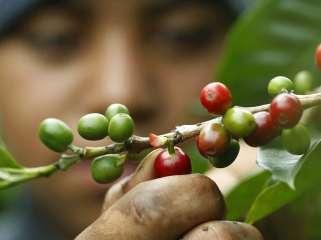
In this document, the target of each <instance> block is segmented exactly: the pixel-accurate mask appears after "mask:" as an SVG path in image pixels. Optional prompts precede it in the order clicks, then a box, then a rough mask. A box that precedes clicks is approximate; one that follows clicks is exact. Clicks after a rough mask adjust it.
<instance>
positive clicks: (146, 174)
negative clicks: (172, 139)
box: [125, 148, 163, 192]
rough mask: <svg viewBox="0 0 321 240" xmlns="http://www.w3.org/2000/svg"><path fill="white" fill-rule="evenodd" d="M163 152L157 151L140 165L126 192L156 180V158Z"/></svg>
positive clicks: (127, 185) (150, 154) (126, 187)
mask: <svg viewBox="0 0 321 240" xmlns="http://www.w3.org/2000/svg"><path fill="white" fill-rule="evenodd" d="M161 151H163V149H160V148H159V149H156V150H154V151H152V152H151V153H149V154H148V155H147V156H146V157H145V158H144V159H143V160H142V161H141V163H140V164H139V166H138V167H137V169H136V171H135V173H134V174H133V176H132V177H131V178H130V180H129V181H128V183H127V184H126V186H125V192H128V191H129V190H130V189H132V188H133V187H135V186H136V185H137V184H139V183H141V182H144V181H148V180H152V179H154V178H155V174H154V162H155V159H156V157H157V156H158V155H159V154H160V153H161Z"/></svg>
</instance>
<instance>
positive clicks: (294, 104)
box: [269, 93, 303, 128]
mask: <svg viewBox="0 0 321 240" xmlns="http://www.w3.org/2000/svg"><path fill="white" fill-rule="evenodd" d="M269 111H270V113H271V117H272V119H273V121H275V122H276V124H278V125H279V126H280V127H282V128H292V127H294V126H295V125H296V124H297V123H298V122H299V120H300V118H301V116H302V112H303V110H302V106H301V103H300V101H299V99H298V98H297V97H296V96H295V95H293V94H290V93H281V94H279V95H278V96H276V97H275V98H274V99H273V100H272V102H271V105H270V110H269Z"/></svg>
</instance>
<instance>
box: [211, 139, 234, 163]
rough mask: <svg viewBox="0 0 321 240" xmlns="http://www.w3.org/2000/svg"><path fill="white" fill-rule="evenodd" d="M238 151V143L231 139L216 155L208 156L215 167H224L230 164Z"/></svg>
mask: <svg viewBox="0 0 321 240" xmlns="http://www.w3.org/2000/svg"><path fill="white" fill-rule="evenodd" d="M239 152H240V144H239V142H238V141H236V140H235V139H232V140H231V142H230V144H229V147H228V149H227V150H226V151H225V152H224V153H223V154H221V155H219V156H217V157H210V158H209V161H210V162H211V163H212V165H213V166H214V167H216V168H225V167H227V166H229V165H231V164H232V163H233V162H234V160H235V159H236V158H237V156H238V154H239Z"/></svg>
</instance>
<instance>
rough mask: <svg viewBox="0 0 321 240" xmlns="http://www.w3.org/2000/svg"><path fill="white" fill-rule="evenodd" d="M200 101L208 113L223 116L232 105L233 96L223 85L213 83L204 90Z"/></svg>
mask: <svg viewBox="0 0 321 240" xmlns="http://www.w3.org/2000/svg"><path fill="white" fill-rule="evenodd" d="M200 101H201V103H202V105H203V106H204V108H206V109H207V111H208V112H210V113H213V114H217V115H222V114H224V113H225V112H226V110H227V109H228V108H229V107H230V106H231V105H232V95H231V92H230V90H229V89H228V88H227V87H226V86H225V85H224V84H223V83H220V82H213V83H209V84H208V85H206V86H205V87H204V88H203V89H202V91H201V95H200Z"/></svg>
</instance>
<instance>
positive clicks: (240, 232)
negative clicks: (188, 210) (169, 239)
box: [182, 221, 263, 240]
mask: <svg viewBox="0 0 321 240" xmlns="http://www.w3.org/2000/svg"><path fill="white" fill-rule="evenodd" d="M200 239H201V240H227V239H228V240H263V237H262V235H261V233H260V232H259V231H258V230H257V229H256V228H255V227H253V226H252V225H249V224H245V223H239V222H228V221H213V222H208V223H204V224H202V225H199V226H198V227H196V228H194V229H193V230H191V231H190V232H189V233H187V234H186V235H185V236H184V237H183V238H182V240H200Z"/></svg>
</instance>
